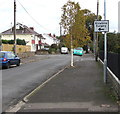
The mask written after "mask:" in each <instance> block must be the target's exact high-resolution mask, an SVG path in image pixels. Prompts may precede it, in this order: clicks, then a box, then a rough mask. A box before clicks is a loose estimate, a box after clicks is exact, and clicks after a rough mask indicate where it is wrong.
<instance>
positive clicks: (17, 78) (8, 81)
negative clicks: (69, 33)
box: [2, 54, 82, 111]
mask: <svg viewBox="0 0 120 114" xmlns="http://www.w3.org/2000/svg"><path fill="white" fill-rule="evenodd" d="M39 57H40V58H41V57H42V59H40V60H39V61H36V62H30V63H27V64H22V65H21V66H19V67H11V68H10V69H3V70H2V97H3V98H2V105H3V111H4V110H6V109H7V108H8V107H9V106H12V105H14V104H16V103H17V102H18V101H19V100H21V99H22V98H23V97H24V96H26V95H27V94H28V93H29V92H31V91H32V90H33V89H34V88H36V87H37V86H38V85H40V84H41V83H43V82H44V81H45V80H47V79H48V78H49V77H51V76H52V75H53V74H55V73H57V72H58V71H59V70H61V69H63V68H64V67H65V66H68V65H70V55H69V54H68V55H39ZM80 59H82V57H80V56H74V60H75V61H79V60H80Z"/></svg>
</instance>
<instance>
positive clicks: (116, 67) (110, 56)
mask: <svg viewBox="0 0 120 114" xmlns="http://www.w3.org/2000/svg"><path fill="white" fill-rule="evenodd" d="M99 57H100V59H101V60H102V61H104V52H100V53H99ZM107 65H108V67H109V69H110V70H111V71H112V72H113V73H114V74H115V75H116V76H117V78H118V79H119V80H120V54H117V53H107Z"/></svg>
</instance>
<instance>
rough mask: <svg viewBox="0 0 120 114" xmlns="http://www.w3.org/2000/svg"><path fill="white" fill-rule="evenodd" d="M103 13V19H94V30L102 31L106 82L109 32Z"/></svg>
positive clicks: (107, 22)
mask: <svg viewBox="0 0 120 114" xmlns="http://www.w3.org/2000/svg"><path fill="white" fill-rule="evenodd" d="M105 4H106V3H105ZM105 11H106V10H105ZM104 15H105V17H104V20H101V21H94V32H104V83H107V32H109V20H106V12H105V13H104Z"/></svg>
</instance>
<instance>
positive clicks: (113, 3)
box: [0, 0, 120, 35]
mask: <svg viewBox="0 0 120 114" xmlns="http://www.w3.org/2000/svg"><path fill="white" fill-rule="evenodd" d="M67 1H68V0H16V3H17V13H16V16H17V17H16V19H17V20H16V21H17V22H19V23H22V24H24V25H27V26H28V27H34V29H35V31H36V32H38V33H52V34H56V35H59V34H60V32H59V31H60V30H59V22H60V19H61V14H62V11H61V7H62V6H63V5H64V4H65V3H66V2H67ZM74 1H75V2H79V4H80V7H81V9H89V10H90V11H91V12H93V13H95V14H96V12H97V11H96V8H97V0H74ZM99 1H100V2H99V4H100V6H99V14H100V15H101V16H102V17H103V19H104V16H103V14H104V0H99ZM119 1H120V0H106V6H107V7H106V9H107V10H106V14H107V17H106V18H107V20H109V26H110V32H114V30H115V31H116V32H117V31H118V2H119ZM13 4H14V0H0V15H1V16H0V17H1V19H0V33H1V32H3V31H5V30H7V29H9V28H10V27H11V26H12V25H13V22H14V20H13V16H14V15H13V14H14V13H13ZM21 4H22V6H21ZM23 7H24V8H25V9H24V8H23ZM25 10H27V12H26V11H25ZM33 18H34V19H33ZM36 21H37V22H36ZM11 23H12V25H11Z"/></svg>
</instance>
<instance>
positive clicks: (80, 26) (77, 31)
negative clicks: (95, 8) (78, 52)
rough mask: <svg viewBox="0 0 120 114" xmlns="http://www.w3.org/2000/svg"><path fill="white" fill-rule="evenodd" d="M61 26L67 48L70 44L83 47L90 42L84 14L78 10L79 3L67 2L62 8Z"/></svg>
mask: <svg viewBox="0 0 120 114" xmlns="http://www.w3.org/2000/svg"><path fill="white" fill-rule="evenodd" d="M62 11H63V14H62V16H61V23H60V24H61V25H62V27H63V29H64V34H65V38H64V42H65V44H66V46H67V47H68V48H70V46H71V44H70V42H71V36H72V45H73V48H75V47H83V46H84V45H85V44H87V43H88V42H89V41H90V37H89V34H88V30H87V28H86V26H85V16H84V12H83V11H82V10H81V9H80V5H79V3H75V2H72V1H70V0H69V1H68V2H67V3H66V4H65V5H64V6H63V7H62Z"/></svg>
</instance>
